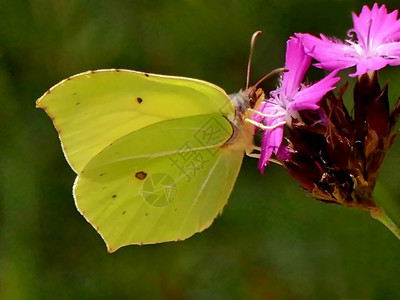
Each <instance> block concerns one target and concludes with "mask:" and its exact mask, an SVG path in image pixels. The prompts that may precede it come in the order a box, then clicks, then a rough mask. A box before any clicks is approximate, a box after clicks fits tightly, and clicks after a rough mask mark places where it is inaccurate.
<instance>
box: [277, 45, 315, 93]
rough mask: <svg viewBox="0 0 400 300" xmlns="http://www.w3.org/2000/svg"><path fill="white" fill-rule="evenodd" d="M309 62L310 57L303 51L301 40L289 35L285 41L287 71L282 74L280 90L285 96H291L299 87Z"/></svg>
mask: <svg viewBox="0 0 400 300" xmlns="http://www.w3.org/2000/svg"><path fill="white" fill-rule="evenodd" d="M310 64H311V57H309V56H307V55H306V54H305V52H304V48H303V45H302V43H301V41H300V40H299V39H297V38H295V37H290V39H289V40H288V41H287V43H286V62H285V68H286V69H288V71H287V72H285V73H284V74H283V79H282V90H283V91H282V92H283V94H284V95H286V96H291V95H293V94H294V93H296V92H297V91H298V89H299V86H300V84H301V82H302V81H303V77H304V75H305V73H306V72H307V70H308V68H309V66H310Z"/></svg>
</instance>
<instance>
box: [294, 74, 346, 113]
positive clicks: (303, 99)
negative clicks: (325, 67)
mask: <svg viewBox="0 0 400 300" xmlns="http://www.w3.org/2000/svg"><path fill="white" fill-rule="evenodd" d="M337 73H338V70H336V71H333V72H331V73H330V74H329V75H328V76H326V77H325V78H323V79H321V80H320V81H318V82H316V83H314V84H313V85H311V86H309V87H306V88H303V89H302V90H300V91H299V92H298V93H297V94H296V96H295V97H294V98H293V102H291V103H289V105H288V107H287V110H288V111H289V112H290V111H295V110H303V109H312V110H316V109H318V108H319V106H318V105H317V103H318V102H319V101H320V100H321V99H322V97H323V96H324V95H325V94H326V93H327V92H328V91H331V90H333V89H335V84H336V83H337V82H338V81H339V80H340V77H335V76H336V74H337Z"/></svg>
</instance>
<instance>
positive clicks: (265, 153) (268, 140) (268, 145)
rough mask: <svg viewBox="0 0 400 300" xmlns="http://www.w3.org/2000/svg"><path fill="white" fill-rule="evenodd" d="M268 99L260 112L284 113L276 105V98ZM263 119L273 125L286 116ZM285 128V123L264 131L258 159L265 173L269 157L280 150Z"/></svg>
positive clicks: (259, 166)
mask: <svg viewBox="0 0 400 300" xmlns="http://www.w3.org/2000/svg"><path fill="white" fill-rule="evenodd" d="M268 101H269V102H266V103H263V105H262V107H260V112H262V113H264V114H268V115H274V114H281V113H282V108H280V107H279V106H277V105H276V103H275V99H269V100H268ZM262 119H263V124H264V125H266V126H272V125H275V124H277V123H280V122H282V121H284V119H285V116H278V117H263V118H262ZM283 128H284V125H281V126H279V127H277V128H274V129H266V130H264V132H263V137H262V141H261V154H260V159H259V161H258V168H259V169H260V171H261V173H264V168H265V166H266V165H268V164H269V159H270V158H271V156H272V153H273V152H275V153H277V152H278V149H279V147H280V145H281V143H282V139H283Z"/></svg>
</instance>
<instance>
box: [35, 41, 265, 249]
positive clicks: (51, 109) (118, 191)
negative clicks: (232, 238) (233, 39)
mask: <svg viewBox="0 0 400 300" xmlns="http://www.w3.org/2000/svg"><path fill="white" fill-rule="evenodd" d="M253 39H254V40H255V38H254V36H253ZM253 39H252V42H253ZM255 90H256V86H254V87H252V88H247V89H246V90H245V91H241V92H239V93H237V94H234V95H231V96H228V95H227V94H226V93H225V91H224V90H223V89H221V88H219V87H218V86H216V85H213V84H211V83H208V82H206V81H201V80H197V79H190V78H184V77H174V76H163V75H156V74H149V73H144V72H136V71H130V70H122V69H107V70H97V71H88V72H85V73H81V74H78V75H74V76H72V77H69V78H67V79H65V80H63V81H61V82H60V83H58V84H56V85H55V86H53V87H52V88H50V89H49V90H48V91H47V92H46V93H45V94H44V95H43V96H42V97H41V98H39V99H38V100H37V103H36V106H37V107H39V108H42V109H44V110H45V112H46V113H47V114H48V116H49V117H50V118H51V119H52V121H53V124H54V126H55V128H56V129H57V131H58V135H59V138H60V141H61V145H62V149H63V152H64V155H65V157H66V159H67V161H68V163H69V165H70V166H71V168H72V169H73V170H74V172H75V173H76V174H77V177H76V180H75V183H74V186H73V196H74V199H75V204H76V207H77V209H78V211H79V212H80V213H81V214H82V215H83V216H84V217H85V218H86V220H87V221H88V222H89V223H90V224H91V225H92V226H93V227H94V228H95V229H96V230H97V232H98V233H99V234H100V235H101V237H102V238H103V240H104V241H105V243H106V245H107V249H108V251H109V252H114V251H116V250H117V249H119V248H120V247H122V246H125V245H130V244H140V245H142V244H152V243H160V242H166V241H178V240H184V239H186V238H188V237H190V236H192V235H193V234H194V233H197V232H200V231H202V230H204V229H206V228H207V227H209V226H210V225H211V223H212V222H213V220H214V219H215V218H216V217H217V216H218V214H220V213H221V211H222V209H223V207H224V206H225V204H226V203H227V200H228V197H229V195H230V193H231V191H232V188H233V186H234V183H235V181H236V178H237V176H238V173H239V170H240V166H241V163H242V160H243V156H244V154H245V152H248V153H251V152H252V150H253V149H254V145H253V134H254V125H252V124H251V123H248V122H246V121H245V119H246V118H248V117H249V111H250V110H251V107H254V106H255V105H256V104H255V103H256V102H260V101H262V100H263V93H260V92H257V93H256V92H255Z"/></svg>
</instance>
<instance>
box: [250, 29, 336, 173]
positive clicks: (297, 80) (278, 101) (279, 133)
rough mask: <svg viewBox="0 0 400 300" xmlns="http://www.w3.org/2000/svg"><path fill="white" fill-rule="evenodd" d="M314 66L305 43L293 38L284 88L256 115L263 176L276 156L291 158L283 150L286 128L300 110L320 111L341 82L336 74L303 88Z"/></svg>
mask: <svg viewBox="0 0 400 300" xmlns="http://www.w3.org/2000/svg"><path fill="white" fill-rule="evenodd" d="M310 63H311V57H309V56H307V55H306V54H305V52H304V48H303V45H302V43H301V41H300V40H299V39H297V38H294V37H291V38H290V40H289V41H288V42H287V46H286V64H285V69H287V70H288V71H287V72H285V73H284V74H283V76H282V81H281V84H280V86H279V87H278V88H277V89H276V90H275V91H272V92H271V93H270V98H269V99H268V100H267V101H266V102H263V103H262V104H261V106H260V107H259V109H258V111H257V112H255V113H254V114H253V120H254V124H255V125H256V126H258V127H259V128H261V129H263V130H264V133H263V137H262V143H261V154H260V160H259V163H258V167H259V169H260V170H261V173H264V168H265V166H266V165H268V163H269V159H270V158H271V155H272V153H275V155H277V157H278V158H280V159H285V156H287V149H285V147H284V146H281V144H282V139H283V129H284V125H285V124H288V125H289V126H290V124H291V120H292V118H294V119H296V118H298V117H299V116H298V113H297V111H299V110H304V109H311V110H317V109H318V108H319V106H318V105H317V103H318V102H319V101H320V100H321V99H322V97H323V96H324V95H325V94H326V93H327V92H328V91H330V90H333V89H334V88H335V87H334V85H335V84H336V83H337V82H338V81H339V80H340V78H339V77H334V76H335V75H336V73H337V71H334V72H332V73H330V74H329V75H328V76H326V77H325V78H324V79H322V80H320V81H319V82H317V83H315V84H313V85H310V86H305V85H303V84H302V80H303V77H304V75H305V73H306V71H307V69H308V68H309V66H310Z"/></svg>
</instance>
